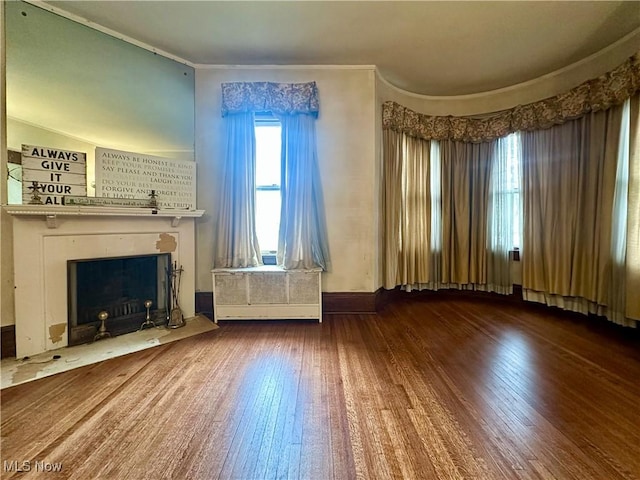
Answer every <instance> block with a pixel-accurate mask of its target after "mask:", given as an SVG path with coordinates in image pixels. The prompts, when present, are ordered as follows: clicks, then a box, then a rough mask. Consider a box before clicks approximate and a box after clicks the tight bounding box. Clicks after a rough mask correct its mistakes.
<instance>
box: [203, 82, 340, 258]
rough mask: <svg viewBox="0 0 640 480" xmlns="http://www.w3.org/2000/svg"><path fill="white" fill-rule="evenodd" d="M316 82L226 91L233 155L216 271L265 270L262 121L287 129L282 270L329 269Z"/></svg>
mask: <svg viewBox="0 0 640 480" xmlns="http://www.w3.org/2000/svg"><path fill="white" fill-rule="evenodd" d="M318 110H319V107H318V89H317V86H316V83H315V82H308V83H273V82H233V83H223V84H222V115H223V117H224V118H225V123H226V125H227V149H226V157H225V163H224V168H223V181H222V183H221V185H222V190H221V195H220V202H219V210H218V217H217V225H216V244H215V246H214V249H215V255H214V257H215V258H214V265H215V266H216V267H232V268H237V267H251V266H257V265H261V264H262V257H261V255H260V247H259V245H258V239H257V235H256V227H255V224H256V221H255V214H256V212H255V210H256V209H255V186H256V185H255V184H256V172H255V169H256V166H255V162H256V160H255V157H256V153H255V150H256V147H255V130H254V114H255V113H258V112H261V113H265V112H268V113H272V114H273V115H275V116H276V117H278V119H279V120H280V122H281V124H282V184H281V195H282V204H281V205H282V207H281V208H282V210H281V219H280V229H279V239H278V253H277V259H278V264H279V265H281V266H282V267H284V268H287V269H295V268H314V267H321V268H323V269H324V270H327V269H328V268H329V254H328V243H327V233H326V226H325V225H326V224H325V216H324V203H323V199H322V189H321V184H320V173H319V169H318V156H317V149H316V130H315V120H316V117H317V116H318Z"/></svg>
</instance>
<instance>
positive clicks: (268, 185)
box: [254, 115, 282, 264]
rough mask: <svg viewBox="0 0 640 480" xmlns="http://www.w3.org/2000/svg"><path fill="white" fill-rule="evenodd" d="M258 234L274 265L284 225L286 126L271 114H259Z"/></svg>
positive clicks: (266, 256)
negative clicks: (283, 183)
mask: <svg viewBox="0 0 640 480" xmlns="http://www.w3.org/2000/svg"><path fill="white" fill-rule="evenodd" d="M254 125H255V135H256V234H257V236H258V243H259V244H260V251H261V254H262V259H263V261H264V263H266V264H274V263H275V256H276V252H277V250H278V230H279V227H280V205H281V197H280V182H281V155H280V152H281V147H282V136H281V133H282V128H281V125H280V122H279V121H278V119H277V118H275V117H273V116H271V115H256V119H255V122H254Z"/></svg>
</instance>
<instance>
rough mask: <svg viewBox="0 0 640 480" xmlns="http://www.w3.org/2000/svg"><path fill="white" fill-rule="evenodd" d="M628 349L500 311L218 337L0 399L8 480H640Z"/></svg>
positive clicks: (628, 337)
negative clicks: (100, 479)
mask: <svg viewBox="0 0 640 480" xmlns="http://www.w3.org/2000/svg"><path fill="white" fill-rule="evenodd" d="M639 347H640V340H639V335H638V332H636V331H632V330H625V329H618V328H616V327H614V326H612V325H610V324H608V323H606V324H604V323H602V322H599V321H594V320H589V319H586V318H584V317H580V316H571V315H567V314H565V313H562V312H556V311H553V310H550V309H546V308H536V307H530V306H526V305H525V304H520V303H518V304H516V303H504V302H501V300H500V298H499V297H497V298H496V297H489V298H488V299H485V298H476V299H470V298H466V297H463V296H460V297H455V296H446V297H443V296H438V295H415V296H414V295H411V296H406V297H404V298H403V299H401V300H398V301H394V302H393V303H391V304H388V305H386V306H385V307H384V308H383V310H382V312H381V313H379V314H377V315H327V316H325V318H324V321H323V323H322V324H318V323H311V322H295V321H274V322H228V323H221V328H220V329H218V330H215V331H213V332H209V333H206V334H202V335H199V336H196V337H192V338H189V339H185V340H181V341H178V342H175V343H172V344H168V345H163V346H160V347H157V348H154V349H150V350H145V351H142V352H138V353H135V354H131V355H128V356H126V357H120V358H116V359H112V360H109V361H105V362H102V363H100V364H96V365H92V366H87V367H83V368H80V369H77V370H73V371H70V372H66V373H62V374H59V375H55V376H53V377H49V378H44V379H41V380H37V381H34V382H30V383H27V384H24V385H20V386H17V387H12V388H8V389H5V390H3V391H2V392H1V401H2V404H1V414H2V419H1V436H2V444H1V447H2V453H1V460H2V472H1V477H2V478H3V479H4V478H7V479H9V478H20V479H26V478H55V479H57V478H69V479H82V480H86V479H94V478H105V479H134V480H139V479H140V480H142V479H165V478H166V479H196V480H200V479H202V480H205V479H247V480H248V479H275V478H300V479H311V480H315V479H319V480H325V479H391V478H404V479H463V478H464V479H488V480H490V479H507V480H511V479H527V480H528V479H559V480H565V479H579V480H585V479H597V480H616V479H640V348H639ZM23 462H26V463H23ZM36 462H43V463H36ZM18 469H22V470H23V471H22V472H18V471H17V470H18ZM47 469H48V470H54V469H60V470H61V471H59V472H53V471H43V470H47Z"/></svg>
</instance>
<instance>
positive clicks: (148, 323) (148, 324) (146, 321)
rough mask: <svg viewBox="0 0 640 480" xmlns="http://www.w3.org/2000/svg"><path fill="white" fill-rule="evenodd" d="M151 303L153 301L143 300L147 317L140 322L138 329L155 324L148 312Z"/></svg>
mask: <svg viewBox="0 0 640 480" xmlns="http://www.w3.org/2000/svg"><path fill="white" fill-rule="evenodd" d="M151 305H153V302H152V301H151V300H145V301H144V307H145V308H146V309H147V317H146V319H145V321H144V322H143V323H142V325H140V330H144V329H145V328H151V327H155V326H156V324H155V322H154V321H152V320H151V315H150V314H149V309H150V308H151Z"/></svg>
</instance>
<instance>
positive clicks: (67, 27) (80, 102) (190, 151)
mask: <svg viewBox="0 0 640 480" xmlns="http://www.w3.org/2000/svg"><path fill="white" fill-rule="evenodd" d="M5 32H6V45H7V49H6V51H7V69H6V72H7V144H8V148H9V150H10V151H17V152H19V151H20V150H21V145H22V144H27V145H38V146H46V147H54V148H60V149H66V150H76V151H81V152H85V153H86V154H87V187H88V194H89V195H93V194H94V190H93V188H92V185H93V182H94V180H95V171H94V150H95V147H97V146H98V147H104V148H111V149H116V150H125V151H129V152H136V153H145V154H150V155H159V156H163V157H168V158H177V159H184V160H194V137H195V135H194V128H195V127H194V123H195V118H194V116H195V113H194V112H195V110H194V102H195V80H194V69H193V68H192V67H190V66H187V65H184V64H182V63H179V62H176V61H174V60H171V59H168V58H166V57H163V56H161V55H157V54H155V53H153V52H151V51H148V50H145V49H143V48H140V47H137V46H135V45H132V44H130V43H127V42H125V41H122V40H120V39H117V38H114V37H112V36H110V35H107V34H105V33H102V32H99V31H97V30H94V29H92V28H89V27H88V26H86V25H83V24H80V23H77V22H74V21H72V20H69V19H67V18H65V17H62V16H60V15H57V14H55V13H52V12H50V11H47V10H44V9H42V8H40V7H36V6H34V5H31V4H28V3H24V2H5ZM8 158H9V164H8V170H9V172H8V177H9V180H8V181H9V195H10V198H9V203H20V202H21V198H20V196H21V195H20V193H19V191H20V189H21V184H20V168H19V165H16V163H15V162H16V157H15V155H12V154H11V152H10V154H9V157H8ZM17 158H18V159H19V156H18V157H17ZM12 159H13V160H12ZM16 190H18V193H17V194H16Z"/></svg>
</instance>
